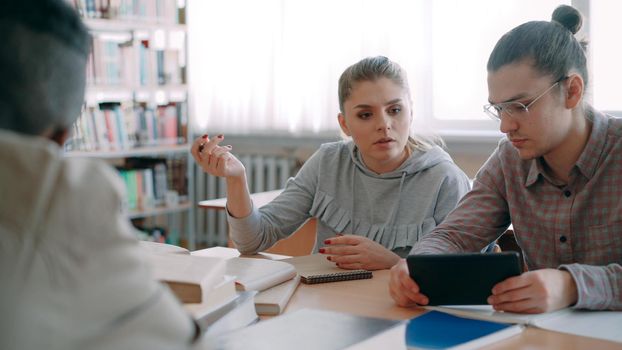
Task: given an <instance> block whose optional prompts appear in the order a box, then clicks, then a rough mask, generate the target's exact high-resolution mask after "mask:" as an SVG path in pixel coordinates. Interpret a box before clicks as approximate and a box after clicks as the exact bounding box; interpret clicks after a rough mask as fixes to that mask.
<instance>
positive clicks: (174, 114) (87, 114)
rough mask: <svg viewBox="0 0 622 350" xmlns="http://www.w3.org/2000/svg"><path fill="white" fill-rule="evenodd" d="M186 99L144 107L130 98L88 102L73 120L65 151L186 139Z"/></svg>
mask: <svg viewBox="0 0 622 350" xmlns="http://www.w3.org/2000/svg"><path fill="white" fill-rule="evenodd" d="M187 124H188V116H187V106H186V102H184V101H180V102H169V103H168V104H166V105H159V106H156V107H147V106H146V105H145V104H140V103H138V104H134V103H129V102H102V103H99V104H97V105H96V106H87V107H86V108H85V109H84V110H83V112H82V114H81V115H80V117H79V118H78V120H77V121H76V123H75V124H74V127H73V131H74V135H73V136H72V138H71V139H70V140H69V141H68V142H67V144H66V146H65V150H67V151H95V150H97V151H123V150H130V149H134V148H140V147H151V146H173V145H180V144H185V143H186V142H187V140H188V135H187V133H188V125H187Z"/></svg>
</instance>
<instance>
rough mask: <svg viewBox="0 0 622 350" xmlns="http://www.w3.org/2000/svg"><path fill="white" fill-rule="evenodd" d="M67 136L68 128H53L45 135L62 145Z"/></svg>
mask: <svg viewBox="0 0 622 350" xmlns="http://www.w3.org/2000/svg"><path fill="white" fill-rule="evenodd" d="M68 137H69V129H64V128H63V129H60V128H59V129H54V130H53V131H52V132H50V133H49V134H48V135H47V138H49V139H50V140H52V141H54V142H56V143H57V144H58V145H59V146H61V147H63V145H64V144H65V141H67V138H68Z"/></svg>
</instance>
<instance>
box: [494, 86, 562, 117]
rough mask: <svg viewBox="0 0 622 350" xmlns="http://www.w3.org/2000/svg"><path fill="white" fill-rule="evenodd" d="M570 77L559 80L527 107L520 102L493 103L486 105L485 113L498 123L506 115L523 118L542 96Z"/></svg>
mask: <svg viewBox="0 0 622 350" xmlns="http://www.w3.org/2000/svg"><path fill="white" fill-rule="evenodd" d="M566 78H568V77H562V78H561V79H559V80H557V81H556V82H555V83H554V84H553V85H551V86H550V87H549V88H548V89H546V90H544V91H543V92H542V93H541V94H540V95H538V97H536V98H534V99H533V100H532V101H531V102H529V103H528V104H527V105H524V104H523V103H520V102H518V101H510V102H501V103H492V104H487V105H484V112H486V114H487V115H488V116H489V117H491V118H492V119H494V120H496V121H500V120H501V115H502V114H504V113H505V114H506V115H509V116H516V117H519V116H522V115H525V114H527V113H529V107H531V106H533V104H534V103H536V102H537V101H538V100H539V99H540V98H541V97H542V96H544V95H546V93H547V92H549V91H551V89H553V88H554V87H555V86H557V85H558V84H559V82H561V81H562V80H564V79H566Z"/></svg>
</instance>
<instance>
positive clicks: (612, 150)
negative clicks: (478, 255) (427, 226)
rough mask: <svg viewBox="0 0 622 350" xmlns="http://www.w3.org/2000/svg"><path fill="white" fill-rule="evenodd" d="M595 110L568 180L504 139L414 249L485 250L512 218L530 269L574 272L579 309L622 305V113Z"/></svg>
mask: <svg viewBox="0 0 622 350" xmlns="http://www.w3.org/2000/svg"><path fill="white" fill-rule="evenodd" d="M589 114H590V117H589V119H590V120H592V122H593V125H592V131H591V135H590V138H589V140H588V142H587V144H586V146H585V148H584V149H583V152H582V154H581V155H580V157H579V159H578V160H577V162H576V164H575V165H574V167H573V168H572V170H571V172H570V180H569V182H568V184H567V185H563V184H560V183H557V182H556V181H555V180H554V179H552V178H551V177H550V176H549V175H548V174H547V172H546V171H545V170H544V168H543V164H542V162H543V160H542V159H541V158H539V159H533V160H521V159H520V158H519V156H518V152H517V151H516V150H515V148H514V147H513V146H512V145H511V144H510V143H509V142H508V141H507V140H503V141H501V142H500V143H499V146H498V148H497V149H496V150H495V152H494V153H493V154H492V156H491V157H490V158H489V159H488V161H487V162H486V164H484V166H483V167H482V168H481V169H480V171H479V172H478V174H477V176H476V178H475V181H474V185H473V189H472V190H471V192H469V193H468V194H466V195H465V196H464V198H462V200H461V201H460V203H459V204H458V207H457V208H456V209H455V210H454V211H453V212H451V213H450V214H449V215H448V216H447V218H446V219H445V221H443V223H441V224H440V225H439V226H438V227H437V228H436V229H435V230H433V231H432V232H431V233H429V234H428V235H427V236H426V237H424V238H423V239H422V240H421V241H419V242H418V243H417V244H416V245H415V246H414V247H413V249H412V251H411V254H433V253H448V252H461V251H474V252H475V251H479V250H480V249H481V247H483V246H485V245H486V244H488V243H490V242H491V241H493V240H494V239H496V238H497V237H499V235H501V234H502V233H503V232H504V231H505V230H506V229H507V227H508V226H509V225H510V223H512V226H513V229H514V233H515V236H516V239H517V241H518V244H519V245H520V247H521V248H522V250H523V254H524V257H525V262H526V264H527V266H528V267H529V269H530V270H534V269H543V268H558V269H564V270H567V271H568V272H570V274H571V275H572V277H573V278H574V280H575V282H576V284H577V289H578V296H579V298H578V301H577V303H576V305H575V307H576V308H586V309H598V310H604V309H614V310H622V266H621V264H622V215H621V214H622V138H621V137H620V136H621V135H622V119H615V118H613V117H609V116H605V115H603V114H600V113H598V112H595V111H590V113H589Z"/></svg>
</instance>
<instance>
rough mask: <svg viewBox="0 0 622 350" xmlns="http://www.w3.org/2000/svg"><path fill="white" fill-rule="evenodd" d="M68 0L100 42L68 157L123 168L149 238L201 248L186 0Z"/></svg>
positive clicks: (133, 208) (129, 203) (129, 207)
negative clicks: (196, 215) (192, 145)
mask: <svg viewBox="0 0 622 350" xmlns="http://www.w3.org/2000/svg"><path fill="white" fill-rule="evenodd" d="M67 1H69V3H71V4H72V5H73V6H74V7H75V8H76V9H77V10H78V12H79V13H80V15H81V16H82V18H83V20H84V22H85V24H86V25H87V27H88V28H89V30H90V32H91V35H92V38H93V41H92V48H91V55H90V57H89V60H88V63H87V67H86V81H87V84H86V91H85V101H84V106H83V111H82V114H81V116H80V117H79V118H78V120H77V121H76V123H75V124H74V126H73V130H72V131H73V135H72V137H71V138H70V140H68V141H67V143H66V144H65V154H66V156H67V157H92V158H99V159H103V160H105V161H106V162H108V163H110V164H111V165H112V166H114V167H116V168H117V169H118V171H119V175H120V177H121V178H122V180H123V181H124V183H125V185H126V190H127V199H126V201H125V203H124V204H125V207H126V212H127V215H128V217H129V219H131V220H132V223H133V224H134V226H135V227H137V228H138V229H139V231H142V232H143V234H140V238H141V239H147V240H157V241H161V242H162V241H165V242H167V243H171V244H175V245H181V246H185V247H187V248H189V249H191V250H192V249H194V246H195V238H194V205H193V203H194V199H193V188H192V187H193V172H192V167H191V164H192V159H191V156H190V153H189V148H190V142H191V138H192V132H191V130H190V127H189V126H190V123H189V122H188V121H189V120H188V88H187V84H186V82H187V65H186V55H187V39H186V38H187V30H186V25H185V13H186V12H185V11H186V4H185V1H182V0H67Z"/></svg>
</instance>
